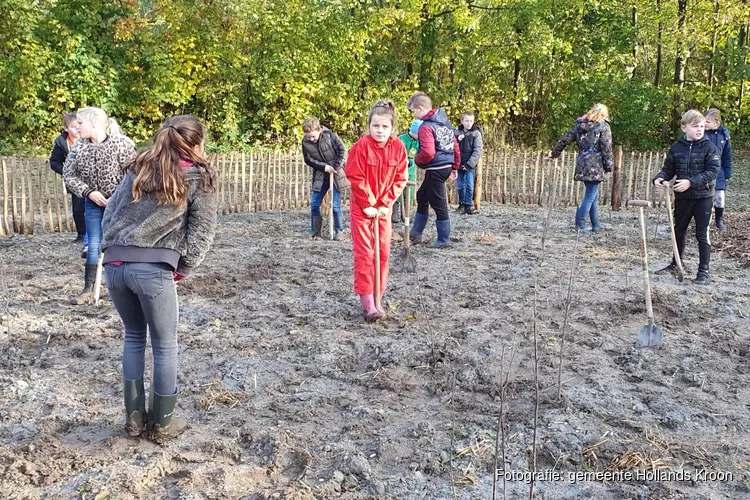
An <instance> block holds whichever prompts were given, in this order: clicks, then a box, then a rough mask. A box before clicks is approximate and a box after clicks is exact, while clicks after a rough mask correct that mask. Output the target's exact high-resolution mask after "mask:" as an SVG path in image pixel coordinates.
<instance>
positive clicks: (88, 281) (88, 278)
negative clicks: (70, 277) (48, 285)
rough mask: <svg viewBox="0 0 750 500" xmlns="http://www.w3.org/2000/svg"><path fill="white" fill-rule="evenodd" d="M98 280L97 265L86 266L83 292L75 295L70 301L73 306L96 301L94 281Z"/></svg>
mask: <svg viewBox="0 0 750 500" xmlns="http://www.w3.org/2000/svg"><path fill="white" fill-rule="evenodd" d="M95 279H96V264H86V266H85V269H84V272H83V291H81V293H79V294H78V295H73V296H72V297H70V298H69V299H68V301H69V302H70V303H71V304H73V305H78V306H80V305H82V304H85V303H87V302H91V301H92V300H94V280H95Z"/></svg>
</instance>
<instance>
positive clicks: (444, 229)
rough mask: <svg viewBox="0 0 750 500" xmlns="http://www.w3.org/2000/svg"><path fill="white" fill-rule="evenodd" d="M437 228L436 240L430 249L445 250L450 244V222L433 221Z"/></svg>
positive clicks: (447, 220) (448, 220)
mask: <svg viewBox="0 0 750 500" xmlns="http://www.w3.org/2000/svg"><path fill="white" fill-rule="evenodd" d="M435 227H436V228H437V236H438V237H437V240H436V241H435V243H433V244H432V248H445V247H448V246H450V244H451V220H450V219H446V220H439V221H435Z"/></svg>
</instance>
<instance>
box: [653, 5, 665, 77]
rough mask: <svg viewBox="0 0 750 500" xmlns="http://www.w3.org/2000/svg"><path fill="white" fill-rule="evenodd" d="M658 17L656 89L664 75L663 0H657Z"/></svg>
mask: <svg viewBox="0 0 750 500" xmlns="http://www.w3.org/2000/svg"><path fill="white" fill-rule="evenodd" d="M656 15H657V16H658V17H659V27H658V30H657V41H656V75H655V76H654V87H657V88H658V87H659V85H660V84H661V73H662V64H663V57H662V45H661V36H662V32H663V31H664V26H663V24H662V21H661V0H656Z"/></svg>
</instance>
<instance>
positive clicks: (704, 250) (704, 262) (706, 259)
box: [693, 243, 711, 285]
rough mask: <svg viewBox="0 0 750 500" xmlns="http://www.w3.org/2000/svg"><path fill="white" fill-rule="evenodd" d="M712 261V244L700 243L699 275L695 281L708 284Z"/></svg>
mask: <svg viewBox="0 0 750 500" xmlns="http://www.w3.org/2000/svg"><path fill="white" fill-rule="evenodd" d="M710 261H711V245H709V244H708V243H698V262H699V264H698V275H697V276H696V277H695V279H694V280H693V283H696V284H699V285H705V284H708V266H709V263H710Z"/></svg>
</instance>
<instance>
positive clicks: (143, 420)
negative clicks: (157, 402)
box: [123, 377, 148, 437]
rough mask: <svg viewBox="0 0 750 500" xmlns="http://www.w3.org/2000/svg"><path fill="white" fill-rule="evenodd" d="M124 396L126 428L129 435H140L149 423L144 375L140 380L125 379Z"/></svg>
mask: <svg viewBox="0 0 750 500" xmlns="http://www.w3.org/2000/svg"><path fill="white" fill-rule="evenodd" d="M123 396H124V397H125V430H126V431H127V432H128V435H129V436H132V437H137V436H140V435H141V433H142V432H143V431H144V430H145V429H146V424H147V423H148V417H147V415H146V390H145V389H144V388H143V377H141V378H139V379H138V380H123Z"/></svg>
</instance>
